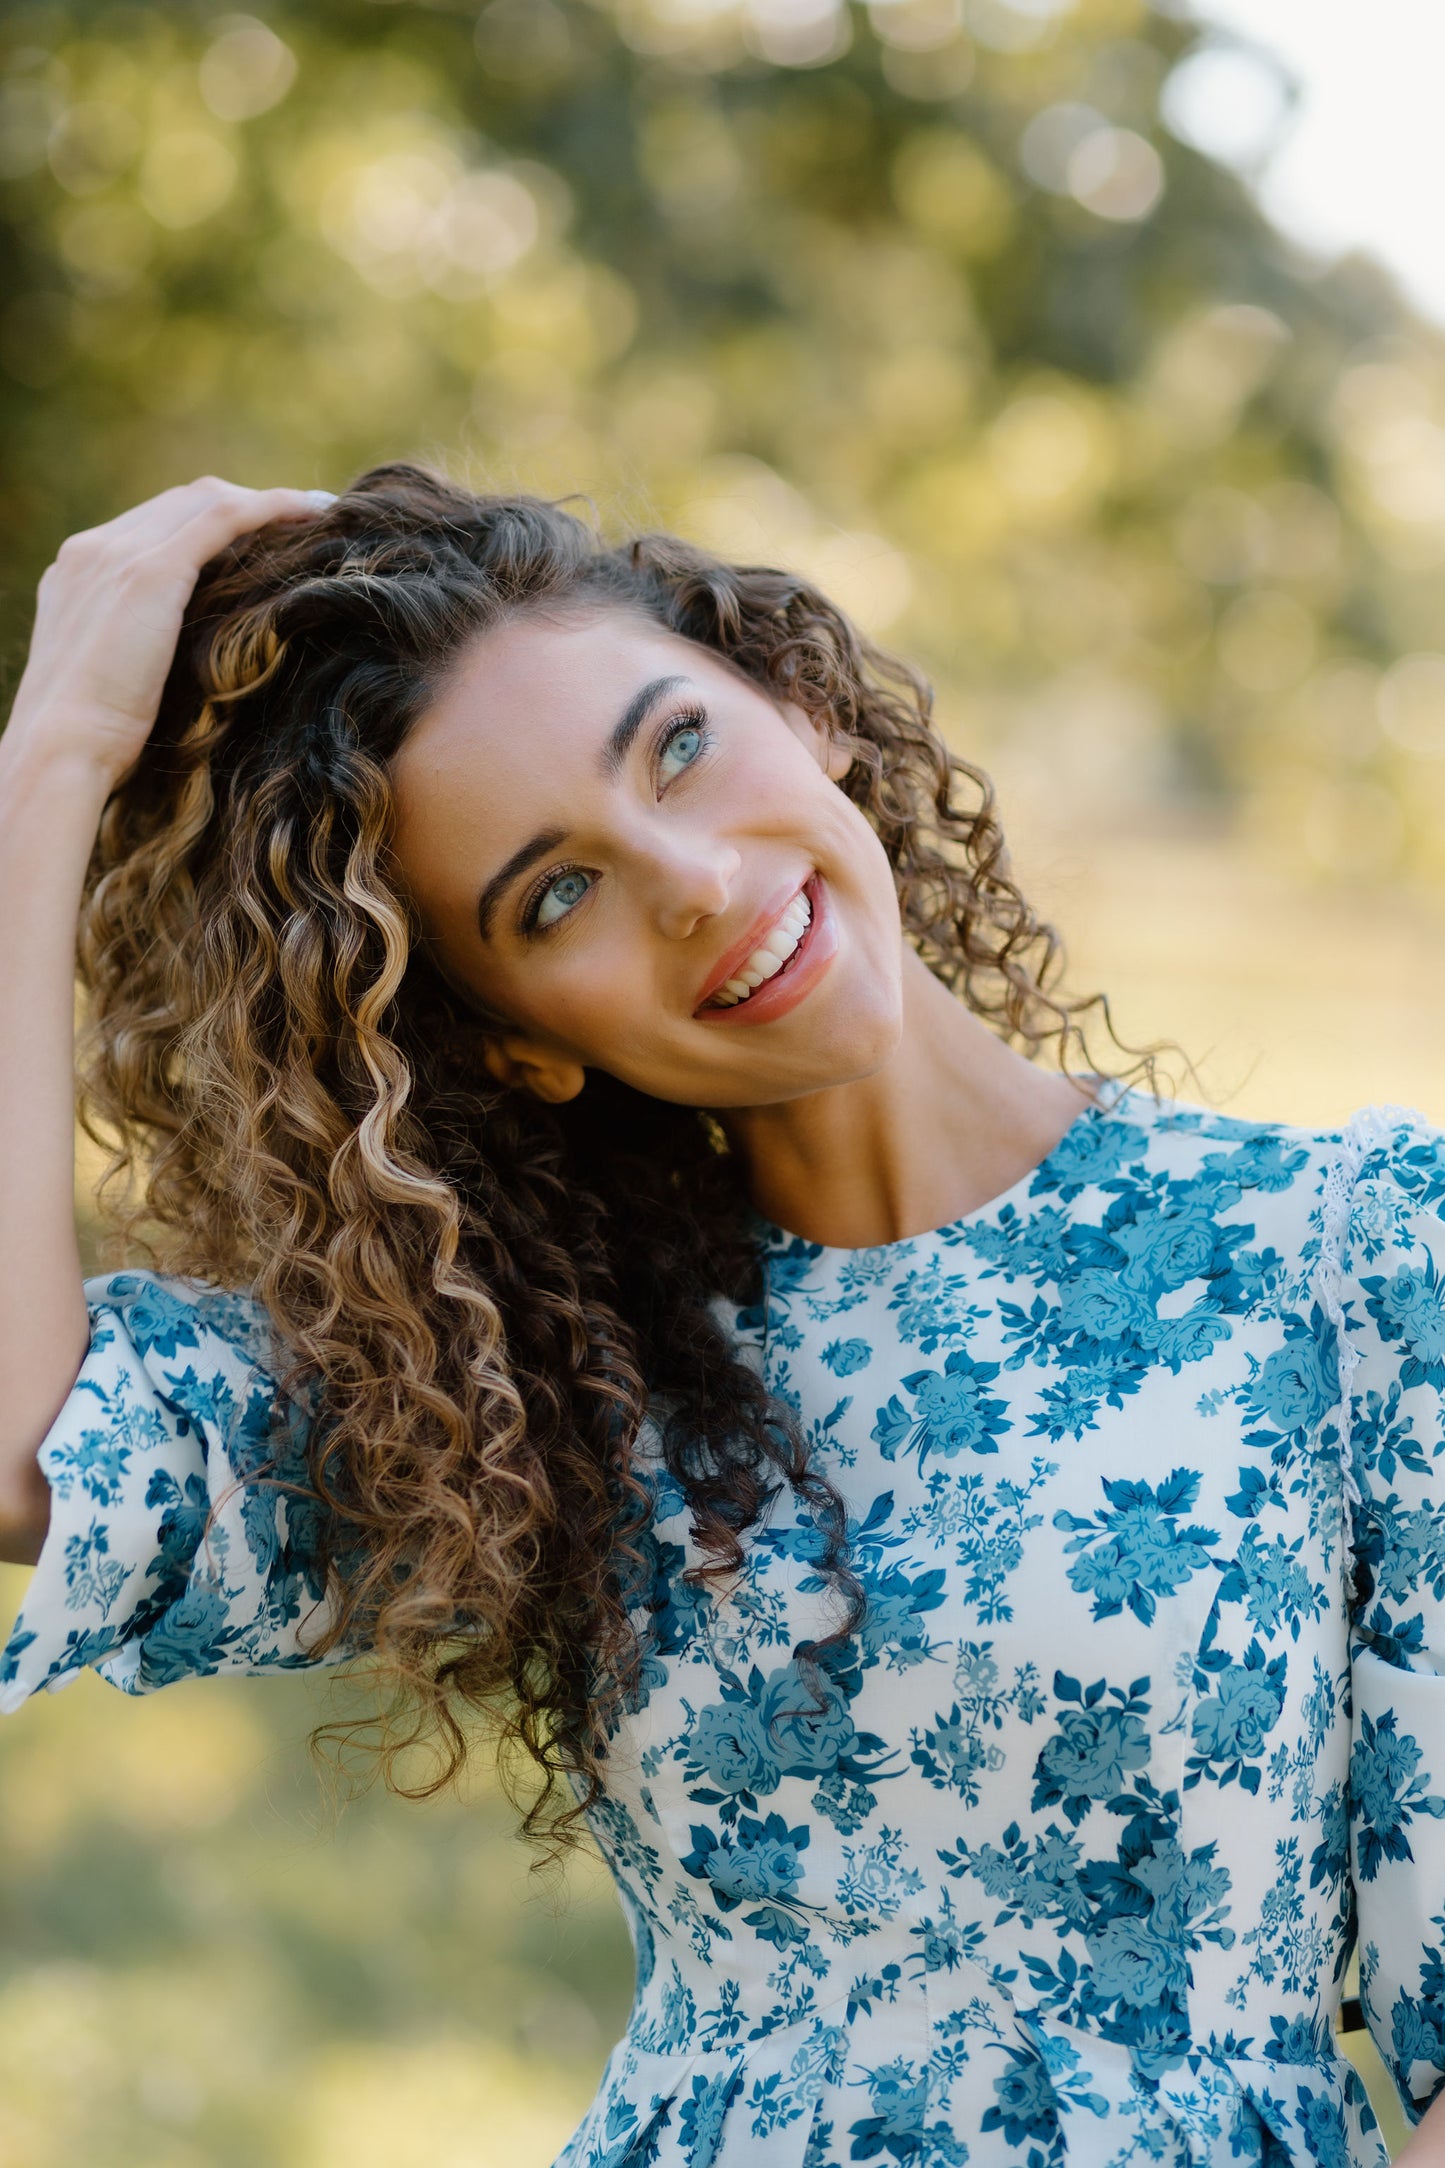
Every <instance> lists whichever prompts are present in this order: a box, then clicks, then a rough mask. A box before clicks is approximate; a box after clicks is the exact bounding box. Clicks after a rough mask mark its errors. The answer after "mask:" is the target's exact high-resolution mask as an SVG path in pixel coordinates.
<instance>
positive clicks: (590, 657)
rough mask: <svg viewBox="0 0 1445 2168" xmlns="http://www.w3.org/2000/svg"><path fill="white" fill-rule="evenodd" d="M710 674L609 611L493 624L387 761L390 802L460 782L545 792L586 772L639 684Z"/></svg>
mask: <svg viewBox="0 0 1445 2168" xmlns="http://www.w3.org/2000/svg"><path fill="white" fill-rule="evenodd" d="M721 667H722V665H721V662H720V660H716V659H714V658H713V657H712V656H711V655H710V654H709V653H708V651H707V650H706V649H705V648H699V647H697V646H696V645H695V644H694V643H693V642H692V641H690V640H684V639H682V638H680V637H679V636H678V635H677V634H676V633H673V632H669V631H668V630H667V628H666V627H665V626H663V625H658V624H654V623H652V622H651V621H650V620H649V619H647V618H645V617H641V616H638V615H636V614H634V613H632V612H628V611H623V610H616V609H610V610H609V609H597V610H588V611H586V612H585V613H584V612H582V611H574V612H569V613H566V614H559V615H558V616H556V617H551V616H542V615H541V614H539V613H536V612H533V613H530V614H528V615H526V616H521V617H516V618H510V619H507V620H504V621H503V623H501V624H500V625H496V626H493V627H491V628H490V629H489V630H487V631H486V632H484V633H481V634H479V635H478V636H477V638H476V639H475V640H473V641H471V642H470V643H469V644H468V646H466V647H465V648H464V649H463V650H462V652H461V654H460V655H459V656H458V657H457V659H456V661H455V662H454V663H453V665H452V667H451V668H450V670H449V671H448V672H447V675H446V678H445V680H444V681H443V683H442V685H441V688H440V690H439V691H438V692H437V694H436V696H435V697H434V698H433V700H432V701H431V702H430V703H429V704H428V706H427V707H426V709H425V710H424V711H423V713H422V714H421V715H420V716H419V717H418V719H417V721H416V723H415V724H414V725H413V727H412V729H411V731H410V732H409V733H408V736H407V738H406V741H405V743H404V744H403V745H402V747H401V750H400V752H399V753H398V754H397V756H396V759H395V760H394V762H393V763H392V774H393V780H394V783H395V785H396V790H397V794H398V797H399V798H402V799H411V800H416V799H417V798H419V797H420V796H422V795H424V794H426V793H427V792H428V790H429V788H433V789H435V788H440V789H442V790H450V789H453V788H456V787H458V786H459V785H461V784H462V783H463V782H464V780H465V778H466V776H467V774H469V773H471V774H475V775H476V776H477V777H478V778H479V779H480V778H482V777H485V778H486V779H487V780H488V782H489V786H490V789H491V791H492V792H493V793H495V791H496V790H497V788H498V786H499V784H501V783H502V782H503V780H504V779H506V780H507V781H510V782H515V783H517V784H519V785H521V784H525V781H526V779H527V778H528V777H529V776H538V771H539V770H541V771H543V772H542V773H541V774H540V776H539V777H538V779H539V782H541V783H544V784H545V782H546V781H547V779H548V777H549V776H550V779H551V781H552V783H553V785H554V786H555V783H556V781H557V780H559V779H560V777H561V776H563V775H566V776H567V777H568V778H569V779H575V780H580V779H581V777H582V776H584V775H586V774H588V773H590V772H591V770H592V768H593V766H594V763H595V758H596V754H597V750H598V747H599V746H600V744H601V742H602V740H603V739H604V738H605V736H606V734H607V732H608V731H609V730H610V729H611V727H612V725H613V723H614V722H615V721H616V720H617V717H618V715H619V714H620V713H621V712H622V710H623V709H624V708H625V707H626V705H627V703H628V701H629V700H631V698H632V697H633V695H634V694H635V693H636V692H637V690H638V689H639V687H640V686H642V685H644V684H645V683H647V681H648V680H649V679H650V678H655V677H657V676H659V675H661V674H663V673H664V672H666V673H668V674H674V673H675V674H678V675H686V676H688V677H691V678H693V679H696V680H698V681H701V680H702V678H703V677H704V676H706V675H709V674H711V673H712V672H715V671H716V670H718V669H720V668H721Z"/></svg>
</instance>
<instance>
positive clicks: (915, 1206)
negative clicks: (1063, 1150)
mask: <svg viewBox="0 0 1445 2168" xmlns="http://www.w3.org/2000/svg"><path fill="white" fill-rule="evenodd" d="M1091 1097H1092V1094H1091V1092H1090V1090H1089V1089H1088V1087H1087V1086H1086V1085H1083V1084H1079V1083H1074V1082H1073V1081H1071V1080H1070V1079H1069V1078H1067V1077H1061V1076H1059V1075H1057V1074H1055V1073H1053V1072H1051V1071H1049V1070H1045V1069H1038V1068H1035V1067H1034V1065H1033V1064H1032V1063H1031V1062H1028V1061H1026V1060H1025V1059H1024V1058H1023V1056H1022V1055H1020V1054H1016V1053H1014V1052H1013V1050H1012V1049H1011V1048H1010V1047H1007V1046H1005V1045H1004V1044H1003V1043H1002V1041H1001V1040H999V1039H998V1038H996V1037H995V1035H994V1033H993V1032H992V1031H990V1030H989V1028H988V1027H987V1025H985V1024H982V1023H980V1022H979V1020H978V1018H977V1017H976V1016H974V1015H973V1013H972V1012H971V1011H970V1010H969V1009H968V1008H966V1007H965V1005H964V1004H963V1002H961V1001H960V1000H959V999H958V998H957V996H956V995H954V994H951V993H950V992H949V991H948V989H947V987H945V986H943V985H941V984H940V982H939V981H938V980H937V979H936V978H935V977H934V976H933V973H932V972H931V971H930V970H929V969H928V967H927V965H926V964H924V963H922V962H921V961H920V960H919V958H918V957H917V956H916V955H915V954H914V952H913V950H912V949H911V948H908V949H905V951H904V973H903V1030H902V1033H901V1035H900V1037H899V1041H898V1044H897V1046H896V1047H895V1049H894V1051H893V1053H892V1054H891V1055H890V1056H889V1058H888V1060H887V1061H886V1062H885V1063H884V1065H883V1067H882V1068H881V1069H878V1070H876V1071H875V1072H874V1074H873V1075H872V1076H868V1077H862V1078H860V1079H859V1080H858V1081H857V1082H855V1083H851V1084H837V1085H832V1086H830V1087H829V1088H828V1089H827V1090H826V1091H820V1092H811V1093H809V1094H807V1095H806V1096H805V1097H803V1098H801V1099H789V1100H785V1101H783V1102H782V1103H781V1104H779V1105H776V1106H764V1107H739V1108H732V1109H730V1110H729V1111H728V1113H727V1114H726V1115H725V1116H724V1117H723V1126H724V1128H725V1130H726V1132H727V1135H728V1138H729V1141H730V1142H731V1144H732V1147H733V1149H734V1151H736V1152H739V1153H740V1154H741V1156H742V1158H743V1161H744V1164H745V1165H746V1167H747V1180H748V1190H749V1194H750V1196H751V1197H752V1200H753V1203H754V1204H755V1206H756V1207H757V1209H758V1211H759V1212H761V1213H762V1214H763V1215H764V1217H765V1218H767V1219H769V1220H772V1221H773V1222H774V1224H775V1225H777V1226H779V1227H783V1228H786V1229H787V1230H788V1232H789V1233H791V1234H797V1235H801V1236H802V1237H803V1238H804V1239H805V1240H806V1241H809V1242H821V1243H825V1244H827V1245H828V1246H829V1247H836V1248H840V1249H868V1248H872V1247H873V1246H874V1245H876V1244H879V1243H884V1242H899V1241H902V1240H903V1239H904V1238H905V1237H906V1236H908V1235H913V1234H922V1233H924V1232H926V1231H927V1230H928V1229H929V1228H933V1227H941V1226H946V1225H947V1224H948V1222H949V1221H950V1220H954V1219H959V1218H961V1217H962V1216H963V1214H964V1213H966V1212H974V1211H977V1210H978V1209H979V1208H980V1206H982V1205H985V1204H987V1203H989V1201H990V1200H991V1199H992V1198H994V1197H996V1196H998V1195H999V1194H1000V1192H1001V1191H1003V1190H1006V1189H1008V1188H1010V1187H1011V1186H1012V1185H1013V1184H1014V1183H1015V1182H1017V1181H1019V1180H1021V1179H1022V1177H1023V1176H1024V1175H1025V1174H1027V1173H1028V1172H1029V1170H1030V1168H1032V1167H1036V1166H1037V1165H1038V1163H1039V1161H1040V1160H1041V1159H1043V1158H1045V1157H1046V1156H1047V1155H1048V1153H1049V1152H1050V1151H1051V1150H1052V1149H1053V1147H1054V1145H1056V1144H1057V1143H1058V1141H1059V1139H1060V1137H1061V1136H1062V1135H1063V1134H1064V1131H1065V1130H1066V1129H1067V1128H1068V1127H1069V1126H1070V1124H1071V1123H1072V1122H1073V1121H1074V1120H1075V1119H1076V1117H1077V1116H1078V1115H1079V1114H1080V1113H1081V1112H1082V1110H1083V1108H1084V1107H1085V1106H1086V1105H1087V1104H1088V1102H1089V1099H1090V1098H1091Z"/></svg>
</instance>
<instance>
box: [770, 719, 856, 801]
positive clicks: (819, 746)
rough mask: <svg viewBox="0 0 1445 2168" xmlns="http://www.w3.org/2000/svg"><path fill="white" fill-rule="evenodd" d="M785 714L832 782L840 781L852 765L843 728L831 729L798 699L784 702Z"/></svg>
mask: <svg viewBox="0 0 1445 2168" xmlns="http://www.w3.org/2000/svg"><path fill="white" fill-rule="evenodd" d="M782 715H783V721H784V722H785V723H786V724H787V726H788V728H789V729H790V730H791V731H792V733H793V735H794V736H795V737H798V738H801V739H802V741H803V743H804V745H806V746H807V748H808V750H809V752H810V753H811V754H812V755H813V758H814V759H815V760H816V761H817V763H818V766H819V767H820V768H821V769H822V771H823V773H824V774H825V775H826V776H827V778H828V780H829V782H830V783H841V782H842V780H843V778H844V776H845V775H846V774H847V773H848V770H849V769H850V768H851V767H852V765H853V755H852V752H851V750H850V748H849V743H848V739H847V737H846V736H845V735H844V734H843V733H842V732H840V731H833V730H829V728H828V727H827V725H826V723H823V722H820V721H819V719H818V718H817V717H816V716H814V715H810V714H809V713H808V711H807V709H806V708H800V707H799V706H798V705H797V703H796V701H792V700H787V701H784V702H783V704H782Z"/></svg>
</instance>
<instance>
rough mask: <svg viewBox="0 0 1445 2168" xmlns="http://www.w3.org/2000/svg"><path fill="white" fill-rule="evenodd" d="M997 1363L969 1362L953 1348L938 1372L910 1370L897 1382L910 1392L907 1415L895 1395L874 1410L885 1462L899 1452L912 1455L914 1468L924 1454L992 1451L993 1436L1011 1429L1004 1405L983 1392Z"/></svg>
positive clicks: (995, 1438) (995, 1441) (996, 1437)
mask: <svg viewBox="0 0 1445 2168" xmlns="http://www.w3.org/2000/svg"><path fill="white" fill-rule="evenodd" d="M1000 1368H1001V1365H1000V1364H998V1363H987V1362H975V1361H974V1360H973V1359H972V1358H971V1357H970V1356H968V1355H966V1354H965V1353H964V1351H963V1349H962V1348H955V1350H954V1352H953V1353H952V1354H951V1355H950V1356H949V1357H948V1359H947V1361H946V1362H945V1364H944V1366H943V1369H942V1371H937V1370H915V1371H914V1372H913V1373H912V1375H911V1376H909V1377H906V1378H905V1379H904V1380H903V1387H904V1391H905V1392H908V1393H910V1394H911V1395H912V1396H913V1410H912V1413H911V1414H910V1413H909V1412H908V1411H907V1410H906V1409H905V1408H904V1405H903V1403H902V1401H901V1400H900V1399H899V1398H898V1397H897V1396H896V1395H895V1396H894V1398H893V1399H891V1400H890V1401H889V1402H888V1405H887V1406H886V1407H884V1408H880V1409H879V1410H878V1418H877V1421H876V1422H875V1423H874V1426H873V1437H874V1440H875V1441H876V1443H877V1445H878V1447H879V1449H880V1451H881V1452H882V1454H883V1457H884V1459H885V1460H894V1459H896V1458H897V1456H898V1454H899V1452H900V1451H902V1452H905V1453H916V1454H917V1455H918V1464H919V1466H920V1468H921V1467H922V1465H923V1463H924V1462H925V1461H926V1460H927V1458H928V1456H929V1454H930V1453H935V1452H937V1453H943V1454H946V1455H947V1456H949V1457H950V1458H951V1457H952V1456H953V1455H954V1454H955V1453H963V1452H973V1453H996V1452H997V1451H998V1440H999V1438H1000V1437H1001V1436H1002V1435H1003V1433H1004V1432H1005V1431H1007V1430H1009V1429H1010V1428H1011V1427H1012V1422H1011V1418H1010V1416H1009V1413H1008V1408H1007V1404H1006V1403H1005V1402H1004V1401H1003V1400H1000V1399H999V1398H998V1396H997V1395H996V1394H994V1393H990V1392H989V1391H988V1387H989V1386H990V1385H992V1384H993V1382H994V1380H995V1379H996V1378H997V1377H998V1375H999V1370H1000Z"/></svg>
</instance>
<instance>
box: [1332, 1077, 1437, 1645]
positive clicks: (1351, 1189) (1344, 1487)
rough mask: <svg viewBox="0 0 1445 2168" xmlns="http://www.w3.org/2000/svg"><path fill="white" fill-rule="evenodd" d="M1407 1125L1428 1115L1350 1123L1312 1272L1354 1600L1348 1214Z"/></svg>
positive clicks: (1357, 1499)
mask: <svg viewBox="0 0 1445 2168" xmlns="http://www.w3.org/2000/svg"><path fill="white" fill-rule="evenodd" d="M1402 1126H1404V1127H1408V1128H1414V1127H1417V1126H1418V1127H1422V1128H1424V1127H1428V1126H1429V1125H1428V1123H1426V1121H1425V1117H1424V1116H1423V1115H1422V1114H1420V1113H1419V1112H1418V1111H1417V1110H1416V1109H1415V1108H1414V1107H1396V1106H1380V1107H1361V1108H1360V1110H1359V1112H1358V1113H1357V1114H1352V1115H1351V1116H1350V1119H1349V1120H1348V1122H1346V1124H1345V1127H1344V1130H1343V1132H1342V1134H1341V1138H1340V1148H1339V1152H1338V1154H1337V1156H1336V1158H1335V1160H1334V1162H1333V1164H1332V1165H1331V1167H1330V1169H1329V1171H1328V1173H1327V1174H1326V1176H1325V1180H1324V1187H1323V1189H1322V1190H1321V1192H1320V1254H1319V1260H1318V1262H1317V1264H1316V1266H1315V1269H1314V1272H1313V1274H1312V1275H1311V1286H1312V1288H1313V1291H1314V1293H1315V1295H1316V1296H1317V1297H1318V1298H1319V1302H1320V1306H1321V1308H1322V1309H1323V1310H1324V1313H1325V1315H1326V1317H1327V1318H1328V1319H1329V1320H1330V1323H1331V1324H1332V1325H1333V1326H1334V1328H1335V1347H1336V1350H1337V1353H1338V1359H1339V1380H1340V1397H1339V1404H1338V1409H1337V1414H1336V1427H1337V1428H1338V1430H1339V1434H1340V1477H1341V1483H1340V1524H1341V1525H1340V1540H1341V1544H1342V1551H1341V1557H1342V1559H1343V1563H1344V1571H1345V1588H1346V1591H1347V1593H1348V1595H1349V1598H1350V1601H1351V1602H1352V1603H1353V1601H1354V1597H1355V1583H1354V1573H1353V1571H1352V1568H1351V1559H1352V1557H1353V1555H1354V1538H1355V1531H1354V1520H1353V1515H1354V1511H1355V1508H1356V1507H1358V1506H1363V1504H1364V1499H1363V1497H1362V1495H1361V1492H1360V1484H1359V1478H1358V1477H1357V1476H1356V1474H1355V1452H1354V1437H1355V1394H1354V1376H1355V1371H1356V1369H1357V1367H1358V1365H1359V1360H1360V1351H1359V1348H1358V1347H1357V1346H1356V1345H1355V1343H1354V1342H1353V1341H1352V1340H1351V1339H1350V1337H1349V1334H1348V1332H1347V1331H1346V1329H1345V1287H1346V1280H1347V1274H1346V1269H1345V1257H1346V1253H1347V1250H1348V1245H1349V1233H1350V1214H1351V1211H1352V1209H1353V1207H1354V1201H1355V1190H1356V1187H1357V1185H1358V1183H1359V1179H1360V1170H1361V1169H1362V1167H1363V1166H1364V1164H1365V1161H1366V1160H1367V1159H1368V1158H1369V1156H1370V1153H1371V1152H1372V1151H1374V1150H1375V1149H1376V1148H1377V1147H1378V1146H1380V1145H1383V1144H1387V1143H1388V1142H1389V1140H1390V1138H1391V1137H1392V1136H1393V1135H1394V1133H1395V1131H1396V1130H1397V1129H1399V1128H1401V1127H1402Z"/></svg>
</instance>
